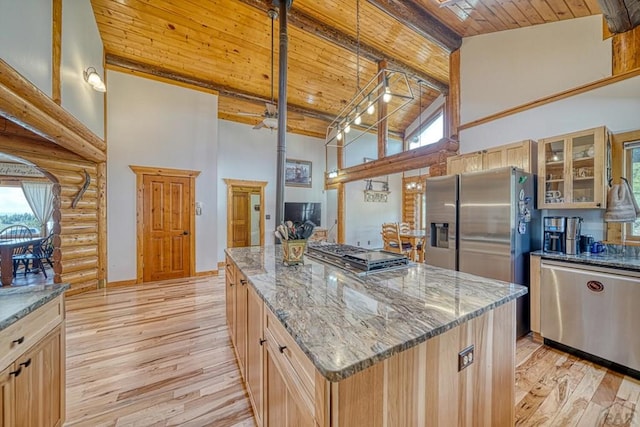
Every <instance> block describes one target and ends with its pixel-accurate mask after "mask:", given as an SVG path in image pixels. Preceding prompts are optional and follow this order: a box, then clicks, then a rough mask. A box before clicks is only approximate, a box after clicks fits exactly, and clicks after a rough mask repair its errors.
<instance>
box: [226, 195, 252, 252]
mask: <svg viewBox="0 0 640 427" xmlns="http://www.w3.org/2000/svg"><path fill="white" fill-rule="evenodd" d="M250 200H251V193H250V192H248V191H246V190H245V189H235V190H234V191H233V195H232V198H231V203H232V204H231V213H232V216H231V231H232V234H231V242H232V247H233V248H237V247H243V246H250V243H251V218H250V214H249V205H250Z"/></svg>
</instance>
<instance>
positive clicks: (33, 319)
mask: <svg viewBox="0 0 640 427" xmlns="http://www.w3.org/2000/svg"><path fill="white" fill-rule="evenodd" d="M63 318H64V304H63V300H62V296H59V297H57V298H56V299H54V300H52V301H49V302H48V303H46V304H45V305H44V306H42V307H40V308H38V309H37V310H36V311H34V312H32V313H29V314H28V315H27V316H25V317H23V318H22V319H20V320H18V321H17V322H16V323H14V324H12V325H10V326H9V327H7V328H6V329H4V330H2V331H0V369H4V368H5V367H6V366H8V365H9V364H10V363H11V362H13V361H14V360H15V359H17V358H18V357H19V356H20V355H21V354H22V353H24V352H25V351H26V350H28V349H29V347H31V346H32V345H33V344H35V343H37V342H38V341H40V339H41V338H43V337H44V336H45V335H47V333H48V332H49V331H51V330H52V329H53V328H54V327H55V326H56V325H58V324H59V323H60V322H61V321H62V319H63Z"/></svg>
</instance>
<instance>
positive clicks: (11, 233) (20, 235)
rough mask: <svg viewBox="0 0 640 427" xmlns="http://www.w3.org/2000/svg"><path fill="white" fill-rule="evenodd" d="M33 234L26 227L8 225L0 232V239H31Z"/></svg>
mask: <svg viewBox="0 0 640 427" xmlns="http://www.w3.org/2000/svg"><path fill="white" fill-rule="evenodd" d="M32 237H33V234H32V233H31V230H30V229H29V227H27V226H26V225H10V226H8V227H5V228H3V229H2V230H0V239H31V238H32Z"/></svg>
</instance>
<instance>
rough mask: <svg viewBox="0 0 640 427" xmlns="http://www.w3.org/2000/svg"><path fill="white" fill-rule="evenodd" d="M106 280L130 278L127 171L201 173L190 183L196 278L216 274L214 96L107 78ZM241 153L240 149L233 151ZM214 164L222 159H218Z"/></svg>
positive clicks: (132, 236)
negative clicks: (196, 204) (198, 209)
mask: <svg viewBox="0 0 640 427" xmlns="http://www.w3.org/2000/svg"><path fill="white" fill-rule="evenodd" d="M108 80H109V92H108V96H107V117H108V121H107V134H108V135H109V138H108V144H107V147H108V148H107V155H108V158H109V162H108V163H107V166H108V167H107V182H108V188H107V200H108V210H107V211H108V257H107V260H108V278H109V281H110V282H116V281H122V280H132V279H135V277H136V262H135V260H136V176H135V174H134V173H133V171H131V169H130V168H129V166H130V165H137V166H149V167H166V168H175V169H190V170H198V171H201V173H200V175H199V176H198V178H196V197H195V199H196V201H200V202H202V205H203V208H202V215H200V216H196V260H195V261H196V272H199V271H211V270H216V269H217V261H218V259H219V258H220V257H221V255H219V254H218V250H219V249H218V248H217V247H216V245H215V244H212V242H216V241H218V239H219V238H221V237H220V236H221V234H220V233H219V231H218V227H217V225H218V223H217V218H216V216H217V211H218V206H219V200H218V187H217V186H216V185H215V183H216V182H217V180H218V174H217V165H216V162H217V159H218V157H217V155H218V137H217V133H218V119H217V114H218V98H217V96H214V95H211V94H207V93H204V92H198V91H194V90H190V89H186V88H183V87H179V86H173V85H168V84H164V83H160V82H157V81H154V80H147V79H143V78H140V77H136V76H132V75H130V74H123V73H119V72H116V71H109V72H108ZM239 145H242V144H239ZM220 160H221V162H222V160H224V159H220Z"/></svg>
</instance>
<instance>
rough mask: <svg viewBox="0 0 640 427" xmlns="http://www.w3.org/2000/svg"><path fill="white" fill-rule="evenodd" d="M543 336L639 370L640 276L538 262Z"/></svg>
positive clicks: (545, 261) (544, 261)
mask: <svg viewBox="0 0 640 427" xmlns="http://www.w3.org/2000/svg"><path fill="white" fill-rule="evenodd" d="M541 268H542V271H541V276H540V322H541V323H540V332H541V334H542V336H543V337H544V338H548V339H550V340H553V341H556V342H559V343H561V344H565V345H568V346H569V347H573V348H576V349H578V350H582V351H584V352H586V353H590V354H593V355H595V356H598V357H601V358H603V359H606V360H609V361H612V362H615V363H618V364H620V365H624V366H626V367H629V368H631V369H635V370H638V371H640V274H639V273H636V272H632V271H626V270H616V269H609V268H601V267H593V266H590V265H582V264H581V265H580V266H579V267H577V266H576V264H571V263H564V262H555V261H548V260H543V261H542V264H541Z"/></svg>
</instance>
